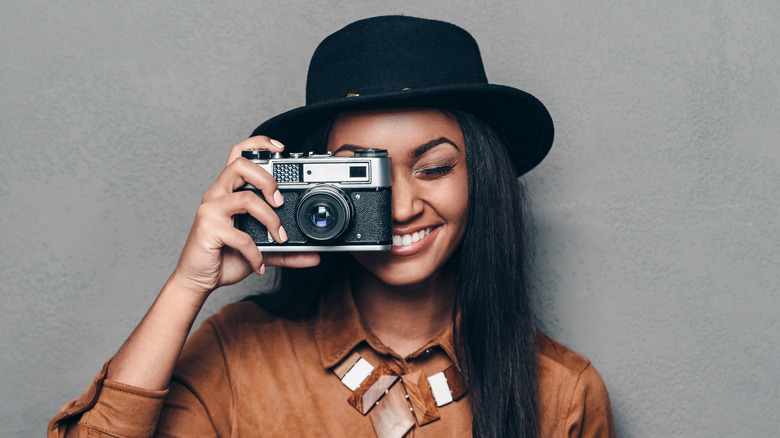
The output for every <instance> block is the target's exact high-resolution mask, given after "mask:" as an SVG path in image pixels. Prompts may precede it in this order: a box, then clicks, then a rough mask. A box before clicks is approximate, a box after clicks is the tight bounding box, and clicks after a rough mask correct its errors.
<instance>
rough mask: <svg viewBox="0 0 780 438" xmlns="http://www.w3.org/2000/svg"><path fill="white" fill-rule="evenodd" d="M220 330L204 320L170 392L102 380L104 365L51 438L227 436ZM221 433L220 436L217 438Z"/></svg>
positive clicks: (52, 426)
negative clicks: (72, 431) (75, 436)
mask: <svg viewBox="0 0 780 438" xmlns="http://www.w3.org/2000/svg"><path fill="white" fill-rule="evenodd" d="M228 344H229V341H228V340H227V339H225V335H224V333H223V329H222V328H221V327H219V324H215V323H214V318H210V319H207V320H206V321H204V323H203V324H202V325H201V327H200V328H199V329H198V330H197V331H195V332H194V333H193V334H192V336H190V338H189V339H188V340H187V343H186V344H185V346H184V349H183V350H182V353H181V355H180V356H179V360H178V361H177V363H176V368H175V370H174V375H173V378H172V379H171V382H170V384H169V388H168V389H165V390H162V391H151V390H146V389H141V388H136V387H133V386H130V385H125V384H122V383H119V382H114V381H111V380H108V379H106V371H107V370H108V364H109V363H110V361H108V362H106V364H105V365H104V366H103V369H102V370H101V371H100V373H98V375H97V376H96V377H95V379H94V380H93V381H92V383H91V384H90V386H89V388H87V390H86V391H85V392H84V393H83V394H82V395H81V397H79V398H77V399H75V400H72V401H70V402H68V403H67V404H66V405H65V406H63V407H62V409H60V412H59V413H57V415H56V416H55V417H54V418H53V419H52V420H51V422H50V423H49V428H48V437H49V438H64V437H65V435H66V433H67V431H68V428H69V427H74V425H75V424H78V429H79V436H84V437H86V436H90V437H93V436H95V437H103V436H106V437H109V436H110V437H115V436H122V437H151V436H161V437H205V436H208V437H212V436H217V435H229V434H230V427H231V423H230V418H231V415H230V412H231V407H232V391H231V385H230V379H229V376H228V368H227V358H226V357H225V348H226V347H227V345H228ZM218 432H219V433H218Z"/></svg>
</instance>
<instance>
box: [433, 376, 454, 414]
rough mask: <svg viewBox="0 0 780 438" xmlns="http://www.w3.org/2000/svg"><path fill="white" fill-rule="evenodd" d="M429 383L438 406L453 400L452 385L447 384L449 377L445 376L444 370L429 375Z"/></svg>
mask: <svg viewBox="0 0 780 438" xmlns="http://www.w3.org/2000/svg"><path fill="white" fill-rule="evenodd" d="M428 384H429V385H431V392H432V393H433V398H434V399H435V400H436V406H444V405H446V404H447V403H450V402H452V393H451V392H450V385H448V384H447V377H445V376H444V373H443V372H441V373H436V374H434V375H432V376H430V377H428Z"/></svg>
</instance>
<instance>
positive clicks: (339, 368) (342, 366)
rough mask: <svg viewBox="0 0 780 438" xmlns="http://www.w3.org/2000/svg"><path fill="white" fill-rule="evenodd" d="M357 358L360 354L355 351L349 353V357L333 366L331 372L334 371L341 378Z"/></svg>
mask: <svg viewBox="0 0 780 438" xmlns="http://www.w3.org/2000/svg"><path fill="white" fill-rule="evenodd" d="M358 360H360V355H359V354H358V353H357V352H353V353H352V354H350V355H349V357H347V358H346V359H344V360H342V361H341V363H339V364H338V365H336V366H335V367H333V372H334V373H336V375H337V376H339V379H343V378H344V376H345V375H346V374H347V371H349V370H350V369H352V367H353V366H355V364H356V363H357V361H358Z"/></svg>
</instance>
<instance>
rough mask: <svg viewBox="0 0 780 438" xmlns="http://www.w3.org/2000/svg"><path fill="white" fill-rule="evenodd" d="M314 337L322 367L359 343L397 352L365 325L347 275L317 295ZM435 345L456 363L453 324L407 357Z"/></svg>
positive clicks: (375, 348)
mask: <svg viewBox="0 0 780 438" xmlns="http://www.w3.org/2000/svg"><path fill="white" fill-rule="evenodd" d="M314 336H315V341H316V343H317V347H318V348H319V351H320V360H321V361H322V366H323V367H324V368H333V367H334V366H336V365H337V364H338V363H339V362H341V361H342V360H344V358H345V357H346V356H347V355H348V354H349V353H350V352H351V351H352V350H354V349H355V347H357V346H358V345H359V344H360V343H361V342H366V343H368V345H369V346H370V347H371V348H373V349H374V351H376V352H377V353H379V354H382V355H393V356H395V355H396V354H395V353H394V352H393V351H392V350H390V349H389V348H388V347H387V346H385V345H384V344H382V342H381V341H380V340H379V339H378V338H376V336H374V335H373V334H372V333H371V331H370V330H369V329H368V328H367V327H366V325H365V323H364V322H363V320H362V318H361V317H360V312H359V311H358V308H357V306H356V305H355V300H354V299H353V297H352V289H351V287H350V282H349V277H348V276H346V275H345V276H342V278H341V279H339V281H337V282H336V283H335V284H334V285H333V287H331V288H330V289H329V290H328V291H327V292H326V293H324V294H323V295H322V297H321V298H320V302H319V308H318V312H317V317H316V320H315V334H314ZM437 346H438V347H441V348H442V350H444V352H445V353H446V354H447V356H449V358H450V360H452V362H453V363H457V360H456V357H455V351H454V347H453V343H452V324H450V325H449V326H448V327H447V329H445V330H444V331H443V332H442V333H440V334H439V335H438V336H436V337H435V338H433V339H431V340H430V341H428V342H427V343H426V344H425V345H423V346H422V347H421V348H420V349H418V350H417V351H415V352H414V353H412V354H410V355H409V357H410V358H411V357H416V356H418V355H420V354H423V353H424V352H425V351H426V350H429V349H431V348H434V347H437Z"/></svg>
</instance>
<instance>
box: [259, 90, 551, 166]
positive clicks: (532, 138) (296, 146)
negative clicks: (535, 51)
mask: <svg viewBox="0 0 780 438" xmlns="http://www.w3.org/2000/svg"><path fill="white" fill-rule="evenodd" d="M399 107H419V108H425V107H431V108H454V109H460V110H463V111H467V112H470V113H472V114H474V115H475V116H477V117H479V118H481V119H482V120H484V121H485V122H487V123H488V124H489V125H490V126H491V127H492V128H493V130H494V131H496V132H497V133H498V134H499V135H500V136H501V137H502V138H503V139H504V141H506V142H507V144H508V146H509V150H508V152H509V156H510V159H511V160H512V163H513V164H514V166H515V169H516V170H517V174H518V175H522V174H524V173H526V172H528V171H529V170H531V169H533V168H534V167H535V166H536V165H537V164H539V163H540V162H541V161H542V159H544V157H545V156H546V155H547V153H548V152H549V150H550V148H551V147H552V142H553V135H554V128H553V122H552V118H551V117H550V113H549V112H548V111H547V108H545V106H544V104H542V103H541V102H540V101H539V100H538V99H537V98H535V97H534V96H532V95H530V94H528V93H526V92H524V91H522V90H518V89H516V88H512V87H506V86H503V85H493V84H456V85H447V86H439V87H427V88H425V89H419V90H414V89H411V90H405V91H394V92H390V93H381V94H370V95H360V96H353V97H344V98H340V99H335V100H330V101H325V102H320V103H316V104H312V105H306V106H302V107H299V108H295V109H292V110H290V111H287V112H284V113H282V114H279V115H278V116H276V117H273V118H271V119H269V120H267V121H266V122H264V123H263V124H261V125H260V126H258V127H257V128H256V129H255V130H254V132H252V136H255V135H266V136H268V137H271V138H274V139H277V140H279V141H281V142H282V143H284V144H285V145H286V146H287V147H286V151H287V152H297V151H300V149H301V148H302V145H303V143H304V140H305V139H306V137H307V136H308V135H309V134H310V132H311V131H312V130H313V129H314V128H315V127H317V126H318V125H320V124H321V123H323V122H324V121H326V120H328V119H330V118H332V117H334V116H336V115H337V114H339V113H343V112H347V111H359V110H366V109H376V108H399Z"/></svg>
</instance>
